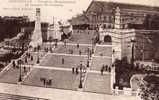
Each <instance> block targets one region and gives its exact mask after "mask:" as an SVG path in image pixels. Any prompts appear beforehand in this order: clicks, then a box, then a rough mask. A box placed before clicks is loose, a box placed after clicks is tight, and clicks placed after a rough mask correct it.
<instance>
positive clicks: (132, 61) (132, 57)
mask: <svg viewBox="0 0 159 100" xmlns="http://www.w3.org/2000/svg"><path fill="white" fill-rule="evenodd" d="M135 42H136V41H135V40H131V43H132V48H131V50H132V54H131V66H132V67H133V66H134V44H135Z"/></svg>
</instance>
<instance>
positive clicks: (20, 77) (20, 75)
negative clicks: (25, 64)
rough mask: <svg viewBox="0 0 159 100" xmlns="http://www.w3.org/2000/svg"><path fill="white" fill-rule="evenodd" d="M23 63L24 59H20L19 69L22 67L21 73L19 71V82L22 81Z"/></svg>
mask: <svg viewBox="0 0 159 100" xmlns="http://www.w3.org/2000/svg"><path fill="white" fill-rule="evenodd" d="M21 64H22V60H21V59H20V60H18V65H19V69H20V73H19V82H21V81H22V74H21Z"/></svg>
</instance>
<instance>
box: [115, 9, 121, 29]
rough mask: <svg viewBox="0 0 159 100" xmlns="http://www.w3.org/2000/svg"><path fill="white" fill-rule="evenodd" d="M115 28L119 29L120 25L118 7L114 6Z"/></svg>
mask: <svg viewBox="0 0 159 100" xmlns="http://www.w3.org/2000/svg"><path fill="white" fill-rule="evenodd" d="M114 28H115V29H120V28H121V26H120V8H119V7H117V8H116V12H115V26H114Z"/></svg>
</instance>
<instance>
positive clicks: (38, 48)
mask: <svg viewBox="0 0 159 100" xmlns="http://www.w3.org/2000/svg"><path fill="white" fill-rule="evenodd" d="M37 50H38V52H37V64H38V63H40V59H39V50H40V45H38V46H37Z"/></svg>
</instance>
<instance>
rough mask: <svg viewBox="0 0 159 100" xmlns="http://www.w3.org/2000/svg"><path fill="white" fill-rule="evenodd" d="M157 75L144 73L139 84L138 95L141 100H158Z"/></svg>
mask: <svg viewBox="0 0 159 100" xmlns="http://www.w3.org/2000/svg"><path fill="white" fill-rule="evenodd" d="M158 79H159V76H155V75H146V76H145V77H144V79H143V82H142V83H141V85H140V89H141V91H140V96H141V98H142V99H143V100H158V98H159V80H158Z"/></svg>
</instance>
